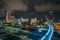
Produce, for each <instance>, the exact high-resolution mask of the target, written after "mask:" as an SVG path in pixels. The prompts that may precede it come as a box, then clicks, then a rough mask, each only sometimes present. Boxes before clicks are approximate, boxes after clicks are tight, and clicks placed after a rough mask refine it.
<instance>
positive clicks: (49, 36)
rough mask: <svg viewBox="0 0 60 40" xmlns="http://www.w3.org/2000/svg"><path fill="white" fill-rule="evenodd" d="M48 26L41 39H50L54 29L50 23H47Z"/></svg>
mask: <svg viewBox="0 0 60 40" xmlns="http://www.w3.org/2000/svg"><path fill="white" fill-rule="evenodd" d="M48 26H49V30H48V32H47V33H46V34H45V35H44V36H43V37H42V39H41V40H51V37H52V35H53V30H54V27H53V25H52V24H51V23H49V24H48Z"/></svg>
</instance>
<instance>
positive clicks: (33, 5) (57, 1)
mask: <svg viewBox="0 0 60 40" xmlns="http://www.w3.org/2000/svg"><path fill="white" fill-rule="evenodd" d="M4 8H5V9H7V10H10V11H11V12H12V13H13V14H12V15H16V16H17V15H19V16H25V17H27V16H29V15H30V16H32V17H33V16H39V15H41V13H46V12H48V11H50V10H52V11H53V13H54V15H55V16H57V17H56V18H59V15H60V0H0V9H4ZM17 11H19V12H17ZM31 12H32V13H31ZM38 12H40V13H38ZM36 14H37V15H36ZM4 15H5V14H4V13H3V14H2V13H0V16H4Z"/></svg>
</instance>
